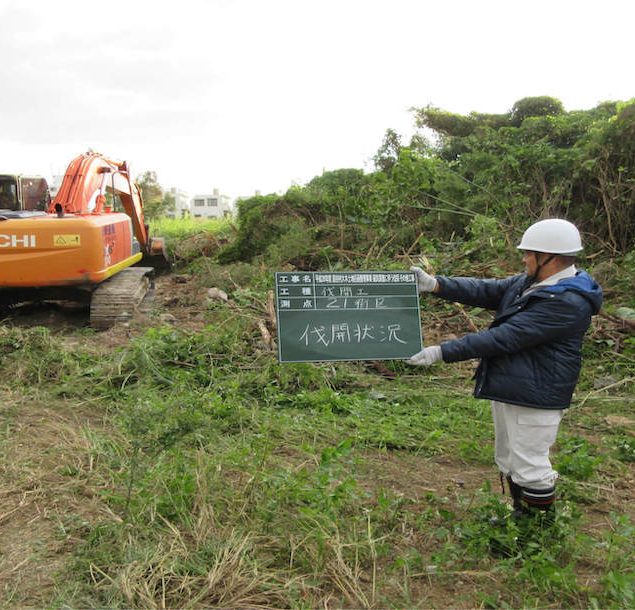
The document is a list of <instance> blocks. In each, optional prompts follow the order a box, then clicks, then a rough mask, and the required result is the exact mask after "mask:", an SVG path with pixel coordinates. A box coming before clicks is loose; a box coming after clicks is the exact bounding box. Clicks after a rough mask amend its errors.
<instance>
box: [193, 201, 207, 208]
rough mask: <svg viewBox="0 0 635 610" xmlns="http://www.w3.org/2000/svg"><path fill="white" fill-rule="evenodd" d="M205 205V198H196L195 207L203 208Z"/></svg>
mask: <svg viewBox="0 0 635 610" xmlns="http://www.w3.org/2000/svg"><path fill="white" fill-rule="evenodd" d="M204 206H205V199H195V200H194V207H197V208H202V207H204Z"/></svg>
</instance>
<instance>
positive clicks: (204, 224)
mask: <svg viewBox="0 0 635 610" xmlns="http://www.w3.org/2000/svg"><path fill="white" fill-rule="evenodd" d="M231 222H232V221H231V220H230V219H227V218H158V219H157V220H154V221H153V222H152V226H151V227H150V229H151V232H152V235H160V236H162V237H165V238H166V239H167V240H168V241H175V242H177V241H181V240H183V239H185V238H187V237H191V236H192V235H196V234H198V233H203V232H207V233H215V234H223V233H225V232H227V230H228V229H229V227H230V225H231Z"/></svg>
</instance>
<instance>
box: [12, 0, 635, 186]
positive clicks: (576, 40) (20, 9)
mask: <svg viewBox="0 0 635 610" xmlns="http://www.w3.org/2000/svg"><path fill="white" fill-rule="evenodd" d="M634 14H635V9H634V8H632V6H631V3H630V2H628V1H619V0H605V1H604V2H602V3H598V2H591V1H582V2H575V3H574V2H567V1H564V0H562V1H561V2H557V3H556V2H547V1H546V0H536V1H534V2H533V3H530V4H527V3H525V4H518V3H511V2H508V1H503V0H490V1H487V0H483V1H482V2H473V1H468V0H454V1H448V2H445V3H436V2H431V1H428V2H426V1H424V0H393V1H392V2H390V3H386V2H379V1H377V0H366V1H362V0H337V1H336V0H321V1H318V0H293V1H292V0H268V1H267V2H262V1H259V0H235V1H231V0H223V1H216V0H206V1H205V0H181V1H180V2H177V3H170V4H167V3H159V2H150V1H147V0H127V1H126V2H123V1H122V0H111V1H110V2H108V3H106V4H104V3H93V2H91V3H88V2H85V1H79V0H72V1H71V0H58V2H55V3H52V2H46V1H44V0H31V1H30V2H28V3H24V2H17V1H13V2H10V1H7V0H0V54H1V57H2V58H3V61H2V62H1V63H0V82H2V84H3V88H2V94H1V95H0V171H16V170H18V171H25V172H26V171H29V172H31V171H33V172H39V173H44V174H46V173H49V172H51V171H58V172H59V171H62V170H63V168H64V167H65V166H66V164H67V163H68V162H69V161H70V159H71V158H72V157H73V156H75V155H76V154H78V153H79V152H82V151H83V150H85V149H86V148H87V147H92V148H93V149H96V150H101V151H102V152H104V153H106V154H109V155H112V156H113V157H119V158H126V159H128V160H130V161H131V162H132V165H133V167H136V168H137V171H138V172H141V171H145V170H146V169H151V170H154V171H156V172H157V174H158V177H159V180H160V182H161V183H162V184H163V185H164V186H166V187H167V186H178V187H180V188H183V189H186V190H189V191H191V192H195V191H203V190H210V189H211V188H212V187H215V186H216V187H220V188H221V189H222V190H224V191H226V192H229V193H230V194H232V195H238V194H248V193H251V192H253V191H254V190H255V189H260V190H262V191H264V192H269V191H273V190H284V189H285V188H287V187H288V186H289V185H290V184H291V183H292V182H300V183H301V182H306V181H308V180H310V179H311V178H312V177H313V176H314V175H316V174H319V173H320V172H321V171H322V169H324V168H325V169H336V168H338V167H363V166H364V164H365V163H367V161H368V160H369V159H370V157H372V155H373V154H374V152H375V150H376V149H377V148H378V146H379V144H380V142H381V139H382V136H383V133H384V131H385V130H386V129H387V128H389V127H392V128H396V129H397V130H399V131H402V132H404V131H409V130H410V129H411V128H412V123H413V121H412V117H411V115H410V114H409V112H408V108H409V107H412V106H424V105H426V104H429V103H432V104H434V105H436V106H439V107H442V108H447V109H448V110H452V111H454V112H470V111H473V110H476V111H480V112H503V111H505V110H508V109H509V108H510V107H511V105H512V104H513V103H514V101H516V100H518V99H520V98H522V97H525V96H529V95H553V96H555V97H558V98H559V99H561V100H562V101H563V103H564V104H565V106H566V107H567V108H569V109H573V108H588V107H591V106H593V105H595V104H596V103H597V102H599V101H602V100H605V99H628V98H630V97H632V96H633V95H634V92H633V90H632V84H631V79H630V77H629V75H630V71H631V70H630V63H631V62H630V60H631V56H632V52H631V49H630V23H631V22H632V17H633V16H634Z"/></svg>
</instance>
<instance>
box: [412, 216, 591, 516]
mask: <svg viewBox="0 0 635 610" xmlns="http://www.w3.org/2000/svg"><path fill="white" fill-rule="evenodd" d="M518 249H519V250H522V251H523V259H522V260H523V263H524V265H525V269H526V273H522V274H520V275H515V276H512V277H508V278H506V279H502V280H495V279H486V280H481V279H475V278H452V277H443V276H436V277H433V276H430V275H428V274H427V273H425V271H423V270H422V269H420V268H419V267H412V269H411V270H412V271H414V272H415V275H416V276H417V284H418V290H419V293H420V294H421V293H425V292H430V293H433V294H436V295H437V296H439V297H441V298H443V299H446V300H448V301H454V302H458V303H463V304H464V305H471V306H474V307H483V308H486V309H493V310H496V314H495V317H494V321H493V322H492V324H491V325H490V327H489V328H488V329H487V330H484V331H481V332H477V333H470V334H467V335H465V336H464V337H462V338H460V339H454V340H451V341H444V342H442V343H441V345H434V346H431V347H426V348H425V349H423V350H422V351H421V352H419V353H417V354H415V355H414V356H412V357H411V358H410V360H408V361H407V362H408V363H409V364H412V365H419V366H429V365H431V364H434V363H435V362H439V361H443V362H458V361H461V360H468V359H471V358H480V359H481V362H480V364H479V367H478V369H477V371H476V375H475V378H476V387H475V390H474V395H475V396H476V397H477V398H486V399H490V400H491V401H492V414H493V417H494V431H495V459H496V464H497V465H498V467H499V469H500V472H501V480H502V477H503V476H505V477H506V478H507V482H508V485H509V489H510V494H511V496H512V499H513V506H514V512H513V516H514V517H515V518H519V517H521V516H523V515H526V514H531V513H536V512H538V511H540V512H541V513H542V514H544V515H545V516H547V517H548V520H549V521H551V520H552V518H553V510H554V502H555V499H556V488H555V483H556V479H557V477H558V473H557V472H556V471H555V470H553V468H552V466H551V462H550V461H549V449H550V448H551V446H552V445H553V443H554V442H555V440H556V435H557V433H558V426H559V424H560V420H561V419H562V415H563V412H564V409H566V408H567V407H568V406H569V405H570V403H571V397H572V395H573V391H574V388H575V386H576V383H577V381H578V376H579V374H580V367H581V361H582V357H581V350H582V341H583V337H584V334H585V333H586V331H587V329H588V328H589V325H590V324H591V316H592V315H594V314H597V313H598V312H599V310H600V307H601V305H602V289H601V288H600V286H599V285H598V284H597V283H596V282H595V281H594V280H593V278H592V277H591V276H590V275H588V274H587V273H586V272H585V271H578V270H577V269H576V267H575V265H574V261H575V256H576V254H577V253H578V252H580V251H581V250H582V242H581V239H580V233H579V232H578V229H577V228H576V227H575V225H573V224H571V223H570V222H568V221H566V220H561V219H556V218H552V219H548V220H541V221H539V222H537V223H535V224H533V225H531V226H530V227H529V228H528V229H527V230H526V231H525V233H524V235H523V238H522V241H521V243H520V244H519V246H518Z"/></svg>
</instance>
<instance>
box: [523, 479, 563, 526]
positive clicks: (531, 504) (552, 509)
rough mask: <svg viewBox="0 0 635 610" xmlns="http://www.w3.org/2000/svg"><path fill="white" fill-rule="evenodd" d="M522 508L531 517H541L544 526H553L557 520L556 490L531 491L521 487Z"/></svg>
mask: <svg viewBox="0 0 635 610" xmlns="http://www.w3.org/2000/svg"><path fill="white" fill-rule="evenodd" d="M521 492H522V498H521V503H522V508H523V510H525V512H526V513H527V514H529V515H535V516H538V517H540V521H541V522H542V524H543V525H544V526H547V527H549V526H551V525H553V524H554V522H555V518H556V506H555V504H556V488H555V487H550V488H549V489H529V488H528V487H521Z"/></svg>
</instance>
